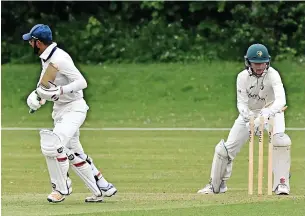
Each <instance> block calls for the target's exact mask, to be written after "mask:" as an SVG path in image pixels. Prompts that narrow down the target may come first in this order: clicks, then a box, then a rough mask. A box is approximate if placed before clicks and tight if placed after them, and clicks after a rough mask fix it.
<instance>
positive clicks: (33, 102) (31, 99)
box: [26, 90, 46, 111]
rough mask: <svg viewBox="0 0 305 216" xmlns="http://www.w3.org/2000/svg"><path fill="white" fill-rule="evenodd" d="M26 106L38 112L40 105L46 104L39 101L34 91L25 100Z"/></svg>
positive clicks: (44, 101)
mask: <svg viewBox="0 0 305 216" xmlns="http://www.w3.org/2000/svg"><path fill="white" fill-rule="evenodd" d="M26 102H27V104H28V106H29V107H30V109H31V110H34V111H35V110H38V109H39V108H40V107H41V106H42V105H44V104H45V103H46V100H44V99H41V98H40V97H39V96H38V94H37V92H36V90H34V91H32V93H31V94H30V95H29V96H28V98H27V100H26Z"/></svg>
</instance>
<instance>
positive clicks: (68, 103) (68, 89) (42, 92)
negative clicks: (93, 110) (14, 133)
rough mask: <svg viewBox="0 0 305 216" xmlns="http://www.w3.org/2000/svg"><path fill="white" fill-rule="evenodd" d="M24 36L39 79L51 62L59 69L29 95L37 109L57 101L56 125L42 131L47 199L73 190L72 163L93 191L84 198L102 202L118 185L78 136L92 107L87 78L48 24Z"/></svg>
mask: <svg viewBox="0 0 305 216" xmlns="http://www.w3.org/2000/svg"><path fill="white" fill-rule="evenodd" d="M22 38H23V40H25V41H28V42H29V44H30V45H31V47H32V48H33V51H34V54H35V55H38V56H39V58H40V59H41V64H42V71H41V75H40V81H41V79H42V77H43V76H44V74H45V73H46V71H47V68H48V66H49V64H50V63H51V64H53V65H55V66H56V67H57V69H58V72H57V73H56V78H55V80H54V81H53V82H50V86H49V87H46V86H42V85H40V81H39V82H38V85H37V88H36V89H35V90H34V91H33V92H32V93H31V94H30V95H29V96H28V98H27V104H28V106H29V107H30V109H31V110H32V111H36V110H38V109H39V108H40V107H41V106H42V105H43V104H45V102H46V101H53V102H54V106H53V112H52V118H53V120H54V128H53V130H41V131H40V145H41V151H42V153H43V155H44V156H45V158H46V164H47V167H48V171H49V176H50V179H51V184H52V192H51V193H50V195H49V196H48V197H47V200H48V201H49V202H54V203H57V202H61V201H63V200H64V199H65V196H67V195H70V194H71V192H72V181H71V179H70V178H69V175H68V170H69V166H70V167H71V169H72V170H73V171H75V173H76V174H77V175H78V176H79V177H80V178H81V179H82V180H83V181H84V183H85V185H86V186H87V187H88V189H89V190H90V191H91V192H92V193H93V195H92V196H91V197H87V198H86V199H85V201H86V202H101V201H103V197H104V196H106V197H110V196H112V195H114V194H115V193H116V192H117V189H116V188H115V187H114V186H113V185H112V184H111V183H109V182H107V181H106V179H105V178H104V177H103V175H102V174H101V172H100V171H99V170H98V169H97V168H96V166H95V165H94V163H93V160H92V159H91V158H90V157H89V156H88V155H87V154H86V153H85V152H84V150H83V147H82V145H81V143H80V140H79V137H80V131H79V128H80V127H81V125H82V124H83V123H84V121H85V119H86V115H87V111H88V109H89V107H88V105H87V103H86V101H85V100H84V98H83V91H82V90H83V89H85V88H86V87H87V82H86V80H85V79H84V77H83V76H82V74H81V73H80V72H79V70H78V69H77V68H76V66H75V65H74V62H73V60H72V58H71V57H70V55H69V54H68V53H67V52H65V51H64V50H62V49H60V48H59V47H57V44H56V43H55V42H53V41H52V31H51V29H50V28H49V26H47V25H44V24H37V25H35V26H34V27H33V28H32V29H31V31H30V32H29V33H27V34H24V35H23V37H22Z"/></svg>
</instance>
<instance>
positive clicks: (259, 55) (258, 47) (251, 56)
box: [244, 44, 271, 75]
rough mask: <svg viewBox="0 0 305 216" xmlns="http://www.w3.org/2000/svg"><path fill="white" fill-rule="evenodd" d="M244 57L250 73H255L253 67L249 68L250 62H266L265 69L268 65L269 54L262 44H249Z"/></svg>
mask: <svg viewBox="0 0 305 216" xmlns="http://www.w3.org/2000/svg"><path fill="white" fill-rule="evenodd" d="M244 58H245V65H246V68H247V69H250V72H252V74H254V75H257V74H255V72H254V71H253V69H252V68H251V63H267V67H266V71H267V70H268V68H269V66H270V59H271V56H270V55H269V52H268V49H267V47H266V46H264V45H263V44H253V45H251V46H250V47H249V48H248V50H247V54H246V55H245V56H244Z"/></svg>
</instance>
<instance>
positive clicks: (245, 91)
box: [236, 67, 286, 113]
mask: <svg viewBox="0 0 305 216" xmlns="http://www.w3.org/2000/svg"><path fill="white" fill-rule="evenodd" d="M236 87H237V89H236V90H237V108H238V110H239V112H240V113H241V112H242V110H248V109H249V110H251V111H253V112H257V111H258V110H261V109H262V108H263V107H264V106H265V105H266V104H268V103H270V102H272V101H274V103H273V104H272V105H271V106H270V107H269V108H270V109H271V110H272V112H274V113H276V112H279V111H280V110H281V109H282V108H283V107H284V106H285V104H286V94H285V89H284V86H283V83H282V80H281V77H280V74H279V72H278V71H277V70H275V69H274V68H272V67H269V69H268V71H267V73H265V74H264V75H263V76H261V77H256V76H254V75H250V74H249V72H248V70H247V69H245V70H243V71H242V72H240V73H239V74H238V76H237V82H236Z"/></svg>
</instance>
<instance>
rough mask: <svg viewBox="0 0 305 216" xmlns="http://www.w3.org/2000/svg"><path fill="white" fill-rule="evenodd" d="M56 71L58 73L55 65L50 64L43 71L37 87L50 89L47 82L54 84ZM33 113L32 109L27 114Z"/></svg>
mask: <svg viewBox="0 0 305 216" xmlns="http://www.w3.org/2000/svg"><path fill="white" fill-rule="evenodd" d="M58 71H59V70H58V67H57V66H56V65H55V64H53V63H52V62H50V63H49V65H48V67H47V69H46V70H45V72H44V74H43V75H42V78H41V80H40V82H39V85H41V86H43V87H45V88H50V83H49V82H52V83H54V81H55V78H56V74H57V72H58ZM34 112H35V110H32V109H30V110H29V113H31V114H32V113H34Z"/></svg>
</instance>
